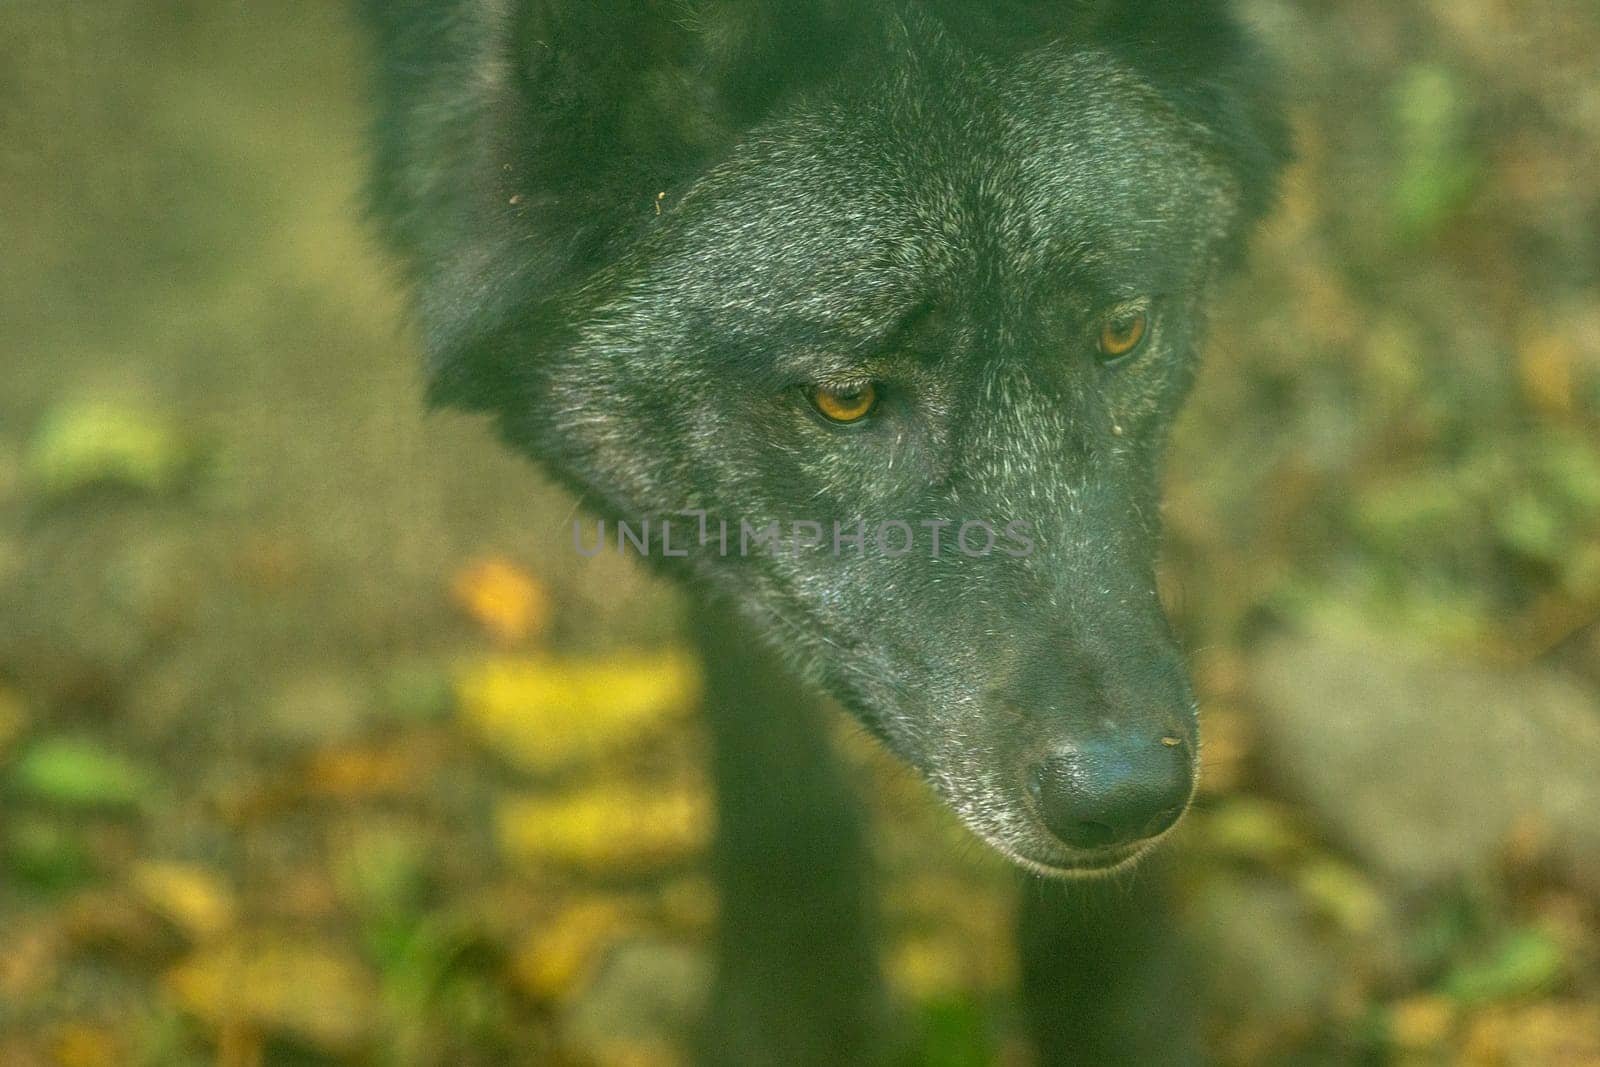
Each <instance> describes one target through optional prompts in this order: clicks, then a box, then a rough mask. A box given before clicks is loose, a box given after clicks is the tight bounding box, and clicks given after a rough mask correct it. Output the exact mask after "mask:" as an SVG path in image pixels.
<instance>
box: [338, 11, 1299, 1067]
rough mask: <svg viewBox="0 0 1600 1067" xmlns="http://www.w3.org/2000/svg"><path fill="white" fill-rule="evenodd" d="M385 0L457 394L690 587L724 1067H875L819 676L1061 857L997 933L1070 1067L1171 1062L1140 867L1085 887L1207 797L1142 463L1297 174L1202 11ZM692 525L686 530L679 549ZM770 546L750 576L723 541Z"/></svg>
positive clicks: (378, 186)
mask: <svg viewBox="0 0 1600 1067" xmlns="http://www.w3.org/2000/svg"><path fill="white" fill-rule="evenodd" d="M362 10H363V15H364V18H365V20H366V22H367V23H368V25H369V26H370V29H371V38H372V41H373V42H374V46H375V65H374V66H375V97H376V103H377V116H378V117H377V123H376V152H375V156H376V166H375V168H374V179H373V183H372V200H373V205H374V208H375V211H376V214H377V217H378V218H379V220H380V221H381V224H382V226H383V228H384V231H385V233H386V235H387V237H388V238H389V240H390V242H391V244H392V246H393V247H394V248H395V250H396V251H397V253H398V256H399V259H400V261H401V262H402V263H403V264H404V267H405V269H406V271H407V273H408V279H409V281H410V283H411V285H412V286H413V288H414V290H415V294H416V299H415V306H416V310H417V318H418V321H419V325H420V332H421V335H422V339H423V343H424V346H425V348H426V351H427V357H428V370H429V375H428V380H429V383H430V385H429V388H430V393H431V396H432V399H433V400H434V401H435V402H437V403H446V404H453V405H458V406H462V407H466V408H469V409H474V410H479V411H483V412H486V413H488V414H489V415H491V416H492V417H493V418H494V419H495V420H496V422H497V424H498V426H499V429H500V431H501V433H502V435H503V436H504V438H505V439H506V441H507V442H508V443H509V444H510V445H511V446H512V447H514V448H516V449H518V450H520V451H522V452H524V453H525V454H527V455H529V456H531V457H533V458H534V459H536V460H537V461H539V462H540V463H541V464H542V465H543V466H544V467H545V469H546V470H547V471H549V472H550V473H551V474H552V475H553V476H554V477H556V478H557V479H559V480H560V481H561V482H563V483H564V484H565V485H567V486H568V487H570V488H571V490H572V491H573V492H574V493H575V494H577V495H578V496H580V498H581V499H582V501H583V502H584V503H585V505H587V506H588V507H589V508H590V509H592V510H593V511H594V512H595V513H597V514H598V516H600V517H601V518H603V519H607V520H610V521H612V522H627V523H629V524H630V527H631V528H633V529H639V528H642V527H643V526H644V525H645V524H653V525H652V528H653V529H654V530H656V531H658V534H657V540H656V541H654V542H652V546H651V547H652V548H653V549H654V550H653V551H651V552H650V555H651V557H652V559H653V560H655V561H656V563H657V565H659V566H660V567H662V568H663V569H665V570H666V571H668V572H669V573H671V574H672V575H674V576H675V577H677V578H679V579H681V580H682V581H683V582H684V583H685V584H686V585H687V586H688V588H689V589H690V592H691V596H692V598H693V600H694V602H695V603H696V604H697V605H698V608H697V612H698V615H697V623H696V626H695V630H696V633H697V634H698V635H699V639H700V641H701V642H702V644H703V646H704V649H705V653H706V658H707V662H708V672H709V680H708V694H707V703H708V716H709V718H710V721H711V725H712V735H713V738H714V743H713V770H714V779H715V782H716V785H717V793H718V802H719V812H720V814H719V831H718V843H717V849H716V866H717V874H718V878H719V881H720V884H721V891H722V899H723V909H722V933H721V935H720V943H719V960H720V967H721V970H720V979H719V982H718V986H717V995H716V1001H715V1004H714V1007H713V1011H712V1019H711V1023H710V1025H709V1026H708V1030H707V1033H706V1037H705V1040H704V1043H703V1048H704V1050H705V1055H706V1058H707V1059H708V1060H715V1061H720V1062H727V1063H739V1064H751V1063H782V1064H803V1063H851V1062H867V1061H871V1060H873V1059H875V1058H879V1057H882V1056H884V1055H887V1054H888V1053H886V1052H885V1051H884V1047H883V1042H882V1040H881V1035H882V1034H883V1033H884V1032H885V1029H886V1028H885V1026H884V1014H883V1008H882V1002H881V998H880V997H879V995H878V991H877V981H876V973H877V971H876V964H875V960H874V957H873V954H872V951H871V936H870V928H871V925H872V910H873V909H872V906H871V894H870V892H869V891H868V883H867V880H866V878H865V876H864V873H863V872H864V869H865V862H864V852H865V849H864V846H863V835H862V830H861V826H860V822H859V816H858V815H857V814H856V812H855V809H854V804H853V802H852V800H851V798H850V796H849V790H848V789H847V788H846V785H845V783H844V780H843V779H842V777H841V776H840V775H839V774H838V772H837V771H835V770H834V769H833V768H832V767H831V764H830V759H829V753H828V750H827V744H826V741H825V739H824V736H823V733H822V731H821V729H820V727H819V726H818V722H817V718H816V711H815V709H814V708H813V707H811V706H810V702H809V700H807V699H803V698H800V697H798V696H797V693H798V692H801V691H809V692H812V693H816V694H824V695H827V696H830V697H832V698H834V699H836V700H837V701H838V702H840V703H841V704H842V705H843V706H844V707H845V708H846V709H847V710H848V711H849V712H850V713H851V714H853V715H854V716H856V718H857V719H858V720H859V721H860V722H861V723H862V724H863V725H864V726H865V727H866V728H867V729H869V730H870V731H872V733H874V734H875V735H876V736H877V737H879V738H880V739H882V741H883V742H884V743H885V744H886V745H887V746H888V747H889V748H890V749H891V750H892V751H893V752H894V753H896V754H897V755H898V756H899V757H900V758H902V759H903V760H905V761H906V762H907V763H908V764H910V765H911V766H912V767H914V768H915V769H916V770H917V771H918V772H920V773H921V774H922V776H923V777H924V778H925V779H926V780H927V781H928V782H929V784H930V785H931V786H932V788H933V790H934V792H935V793H936V794H937V795H938V796H939V798H940V799H941V800H942V801H943V802H944V803H945V804H947V805H948V806H949V807H950V808H951V809H952V810H953V811H954V812H955V813H956V814H957V815H958V816H959V817H960V818H961V819H962V820H963V821H964V822H965V823H966V824H967V826H969V827H970V828H971V829H972V831H973V832H974V833H975V834H976V835H978V836H979V837H980V838H982V839H983V840H984V841H985V842H987V843H988V844H989V845H991V846H992V847H994V848H995V849H997V850H998V851H999V852H1001V853H1002V854H1004V855H1005V856H1007V857H1009V858H1010V859H1011V860H1012V861H1014V862H1015V863H1016V864H1017V865H1019V866H1020V867H1022V868H1024V869H1025V870H1027V871H1029V872H1032V873H1033V874H1035V875H1043V876H1045V877H1046V878H1047V879H1051V880H1050V881H1048V882H1042V883H1034V884H1029V885H1028V886H1027V887H1026V888H1025V890H1024V893H1023V898H1024V906H1023V921H1022V924H1021V926H1020V929H1019V940H1020V948H1021V951H1022V960H1023V964H1022V969H1021V973H1022V977H1023V981H1024V987H1025V988H1024V998H1023V999H1024V1003H1025V1005H1026V1007H1027V1010H1028V1013H1029V1016H1030V1018H1031V1020H1032V1022H1033V1024H1034V1030H1035V1033H1036V1035H1037V1038H1038V1042H1039V1047H1040V1051H1041V1057H1042V1059H1043V1060H1044V1062H1050V1063H1056V1062H1083V1063H1105V1062H1136V1063H1162V1062H1180V1061H1183V1060H1185V1059H1188V1058H1192V1057H1193V1055H1194V1046H1193V1043H1192V1041H1191V1040H1190V1039H1189V1037H1187V1036H1185V1035H1184V1033H1183V1028H1182V1026H1181V1024H1180V1023H1179V1022H1178V1020H1180V1019H1181V1017H1182V1015H1183V1012H1182V1010H1181V1008H1180V1006H1179V1005H1180V1003H1181V1000H1182V996H1181V994H1182V990H1183V987H1184V983H1183V980H1182V978H1181V975H1180V973H1179V972H1178V971H1177V970H1176V969H1174V963H1175V961H1177V960H1178V959H1179V958H1180V956H1181V954H1180V953H1176V952H1175V951H1174V948H1175V942H1174V941H1173V939H1172V937H1171V935H1170V932H1169V930H1168V929H1167V927H1166V926H1165V925H1164V921H1163V919H1162V916H1161V911H1160V908H1159V906H1158V903H1157V902H1156V901H1155V900H1154V899H1153V896H1154V894H1153V892H1152V887H1153V886H1154V885H1155V883H1154V880H1152V879H1141V880H1140V881H1139V882H1138V883H1137V885H1138V887H1139V888H1138V889H1136V890H1133V891H1129V890H1127V889H1125V888H1122V889H1116V890H1113V891H1111V892H1104V891H1103V890H1101V889H1097V888H1096V887H1095V886H1094V885H1091V884H1088V882H1089V881H1090V880H1091V878H1092V876H1095V875H1103V874H1105V873H1107V872H1114V871H1117V870H1121V869H1125V868H1126V867H1127V866H1128V865H1130V864H1132V863H1134V862H1136V861H1138V860H1139V859H1140V857H1142V856H1143V855H1144V854H1145V853H1147V852H1148V851H1149V850H1150V848H1151V847H1152V845H1153V843H1154V842H1155V841H1156V840H1158V839H1159V838H1160V837H1162V836H1163V835H1164V834H1165V833H1166V832H1167V831H1168V830H1169V829H1170V828H1171V826H1172V825H1173V824H1174V823H1175V822H1176V820H1177V818H1178V816H1179V815H1180V814H1181V812H1182V810H1183V809H1184V807H1185V806H1186V805H1187V803H1188V801H1189V797H1190V795H1191V793H1192V789H1193V781H1194V774H1195V763H1196V760H1195V754H1196V752H1197V750H1198V743H1199V742H1198V734H1197V720H1196V710H1195V704H1194V699H1193V696H1192V693H1191V690H1190V687H1189V684H1188V681H1187V678H1186V674H1185V671H1184V668H1183V663H1182V659H1181V657H1180V654H1179V651H1178V648H1177V645H1176V643H1175V641H1174V639H1173V637H1172V635H1171V633H1170V630H1169V627H1168V624H1167V621H1166V619H1165V616H1164V615H1163V612H1162V609H1161V606H1160V603H1159V600H1158V596H1157V592H1156V583H1155V577H1154V573H1155V558H1156V551H1157V545H1158V535H1159V523H1158V514H1159V500H1158V479H1159V469H1160V457H1161V454H1162V450H1163V447H1164V445H1165V441H1166V437H1167V430H1168V427H1169V426H1170V424H1171V421H1172V419H1173V417H1174V415H1175V413H1176V412H1177V410H1178V408H1179V406H1180V404H1181V403H1182V401H1183V398H1184V396H1185V395H1186V393H1187V392H1188V390H1189V387H1190V384H1191V382H1192V380H1193V377H1194V373H1195V368H1196V363H1197V358H1198V356H1197V351H1198V344H1199V339H1200V337H1201V332H1202V329H1203V324H1204V320H1205V312H1206V308H1207V305H1208V303H1209V302H1210V301H1211V300H1212V299H1213V292H1214V288H1215V285H1216V283H1217V281H1218V280H1219V278H1220V277H1221V276H1222V275H1223V274H1224V273H1225V272H1226V271H1227V269H1228V268H1229V266H1230V265H1231V264H1232V263H1234V262H1235V261H1236V260H1237V257H1238V255H1239V253H1240V249H1241V248H1242V245H1243V242H1244V239H1245V237H1246V235H1247V233H1248V231H1249V229H1250V228H1251V226H1252V224H1253V223H1254V222H1255V221H1256V220H1257V219H1258V218H1259V217H1260V216H1261V214H1262V213H1263V212H1264V211H1265V209H1266V208H1267V206H1268V205H1269V204H1270V201H1271V195H1272V188H1273V183H1274V178H1275V177H1276V174H1277V172H1278V170H1279V168H1280V166H1281V165H1282V163H1283V161H1284V158H1285V155H1286V149H1285V137H1284V132H1283V128H1282V124H1281V121H1280V119H1279V117H1278V115H1277V113H1276V111H1275V109H1274V106H1273V100H1272V94H1271V92H1270V82H1269V80H1268V79H1267V77H1266V76H1265V74H1264V71H1263V67H1262V64H1261V62H1260V60H1259V59H1258V58H1257V56H1256V55H1255V53H1254V52H1253V51H1252V49H1251V47H1250V45H1249V42H1248V40H1247V39H1246V36H1245V35H1244V34H1243V33H1242V31H1241V30H1240V28H1239V26H1238V25H1237V24H1236V23H1235V21H1234V20H1233V19H1232V17H1231V16H1230V14H1229V13H1228V11H1227V10H1225V7H1224V5H1223V4H1222V3H1220V2H1215V0H1123V2H1114V0H1111V2H1068V0H1058V2H1046V0H1036V2H1026V0H1005V2H999V3H992V4H978V3H965V2H960V0H855V2H846V0H811V2H792V0H764V2H755V0H751V2H737V0H590V2H583V0H364V3H363V8H362ZM674 523H676V527H675V531H676V534H677V535H678V536H680V537H681V536H682V535H683V534H685V533H688V532H690V531H696V530H698V531H699V532H698V534H696V535H694V536H690V537H687V538H686V539H685V540H686V541H687V544H684V542H683V541H672V542H670V543H668V544H666V545H662V544H660V543H659V532H660V531H664V530H668V529H674V527H673V524H674ZM773 524H777V528H778V529H779V530H780V531H792V532H794V535H793V536H792V537H791V538H789V539H788V541H787V542H783V541H782V540H781V539H780V543H778V544H776V545H770V544H769V545H767V546H765V548H764V550H758V551H754V552H751V551H737V552H732V551H729V550H728V549H727V545H726V540H725V539H724V540H723V541H720V542H719V540H718V539H717V538H716V537H715V536H711V537H707V536H704V532H705V530H707V529H711V530H717V529H728V528H731V529H732V530H734V531H736V534H735V539H736V540H737V531H741V530H743V529H746V528H750V529H758V530H764V529H769V528H771V527H772V525H773ZM866 530H871V531H875V533H872V534H868V533H865V532H861V531H866ZM800 531H803V533H801V532H800ZM885 531H889V535H888V536H884V533H885ZM903 532H904V533H910V534H911V535H912V539H911V545H912V548H911V549H910V550H907V551H900V550H899V549H900V547H901V543H902V541H903V536H902V533H903ZM857 535H858V536H857ZM930 535H931V539H932V541H933V542H934V543H930ZM941 536H942V538H943V543H942V545H940V544H939V543H938V541H939V539H940V537H941ZM796 681H798V682H799V683H802V685H801V686H800V687H799V688H797V687H796V685H795V682H796ZM1073 876H1079V877H1078V879H1077V881H1076V882H1073V881H1071V879H1072V878H1073ZM1085 876H1091V877H1085ZM1059 879H1065V880H1067V881H1065V882H1061V881H1058V880H1059ZM1074 904H1075V905H1076V906H1073V905H1074ZM1166 1023H1171V1024H1172V1025H1165V1024H1166Z"/></svg>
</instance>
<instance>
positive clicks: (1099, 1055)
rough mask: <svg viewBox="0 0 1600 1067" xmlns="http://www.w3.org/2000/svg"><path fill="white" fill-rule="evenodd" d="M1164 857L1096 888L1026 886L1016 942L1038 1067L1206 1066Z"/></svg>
mask: <svg viewBox="0 0 1600 1067" xmlns="http://www.w3.org/2000/svg"><path fill="white" fill-rule="evenodd" d="M1167 866H1168V864H1167V863H1166V862H1165V861H1163V860H1162V859H1161V858H1160V857H1159V856H1158V857H1155V858H1153V859H1152V860H1150V861H1147V865H1146V866H1141V867H1140V868H1139V869H1137V870H1135V871H1132V872H1129V873H1127V874H1121V875H1117V876H1115V877H1113V878H1107V879H1101V880H1096V881H1068V882H1053V881H1042V880H1038V879H1033V878H1030V879H1029V880H1028V881H1027V882H1026V883H1025V884H1024V885H1023V886H1022V888H1021V893H1022V901H1021V909H1020V913H1019V916H1018V924H1017V927H1018V939H1019V942H1020V944H1019V949H1020V955H1021V980H1022V998H1023V1008H1024V1010H1025V1011H1026V1013H1027V1016H1028V1023H1029V1026H1030V1027H1031V1029H1032V1031H1033V1036H1034V1040H1035V1042H1036V1044H1037V1047H1038V1050H1039V1063H1040V1065H1041V1067H1065V1065H1075V1064H1092V1065H1095V1067H1102V1065H1103V1067H1122V1065H1131V1067H1166V1065H1168V1064H1185V1065H1187V1064H1198V1063H1201V1062H1203V1057H1202V1056H1201V1053H1200V1045H1199V1034H1198V1031H1197V1029H1196V1003H1197V999H1198V997H1197V990H1196V987H1195V979H1194V977H1193V972H1194V971H1195V968H1194V967H1193V966H1192V963H1193V961H1192V959H1191V958H1190V957H1189V956H1188V954H1187V952H1186V951H1185V946H1184V944H1183V943H1182V939H1181V937H1180V936H1179V932H1178V930H1177V924H1176V922H1175V921H1174V916H1173V915H1172V913H1171V910H1170V907H1169V906H1168V901H1167V898H1168V896H1169V889H1170V875H1169V872H1168V871H1167V870H1166V869H1165V868H1166V867H1167Z"/></svg>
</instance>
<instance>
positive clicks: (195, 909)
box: [132, 863, 237, 941]
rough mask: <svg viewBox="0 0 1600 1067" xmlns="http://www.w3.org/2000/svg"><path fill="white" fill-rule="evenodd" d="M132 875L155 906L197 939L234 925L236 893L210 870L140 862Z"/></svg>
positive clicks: (213, 935)
mask: <svg viewBox="0 0 1600 1067" xmlns="http://www.w3.org/2000/svg"><path fill="white" fill-rule="evenodd" d="M132 879H133V888H134V889H135V890H136V891H137V892H138V893H139V895H140V896H141V897H143V898H144V899H145V901H146V902H147V903H148V904H149V905H150V906H151V907H152V908H154V909H155V910H156V911H158V912H160V913H161V914H162V915H163V916H165V917H166V918H167V919H168V920H170V921H171V922H172V924H173V925H175V926H177V927H178V928H179V929H180V930H182V931H184V932H185V933H186V934H188V935H189V936H190V937H191V938H194V939H195V940H199V941H203V940H206V939H207V938H212V937H216V936H217V935H219V934H221V933H224V932H225V931H227V930H228V929H229V928H230V927H232V926H233V923H234V918H235V916H236V914H237V908H236V906H235V904H234V899H233V893H232V892H231V891H230V890H229V889H228V887H227V886H226V885H224V884H223V882H222V880H221V879H220V878H218V877H217V876H216V875H214V874H212V873H211V872H210V871H207V870H205V869H203V868H200V867H191V866H188V865H186V864H181V863H140V864H138V865H136V866H135V867H134V869H133V875H132Z"/></svg>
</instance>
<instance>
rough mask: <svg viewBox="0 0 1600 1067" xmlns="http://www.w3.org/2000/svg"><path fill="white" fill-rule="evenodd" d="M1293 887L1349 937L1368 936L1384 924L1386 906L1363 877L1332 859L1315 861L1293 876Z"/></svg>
mask: <svg viewBox="0 0 1600 1067" xmlns="http://www.w3.org/2000/svg"><path fill="white" fill-rule="evenodd" d="M1295 884H1296V885H1297V886H1298V887H1299V890H1300V893H1301V895H1302V896H1304V897H1305V898H1306V899H1307V900H1308V901H1309V902H1310V903H1311V905H1312V906H1313V907H1314V908H1316V910H1317V911H1318V912H1320V913H1321V914H1323V915H1326V916H1328V917H1329V918H1331V919H1333V921H1334V922H1336V923H1338V924H1339V927H1340V928H1341V929H1343V930H1344V931H1345V932H1347V933H1351V934H1369V933H1372V932H1373V931H1374V930H1376V929H1377V928H1378V926H1379V924H1380V923H1382V922H1383V920H1384V918H1385V916H1386V914H1387V912H1388V905H1387V904H1385V902H1384V899H1383V897H1382V896H1380V895H1379V893H1378V891H1377V890H1376V889H1375V888H1373V885H1372V883H1371V882H1369V881H1368V880H1367V879H1366V877H1365V876H1363V875H1362V873H1361V872H1360V871H1359V870H1357V869H1356V868H1354V867H1352V866H1350V865H1349V864H1345V863H1340V862H1339V861H1337V860H1333V859H1316V860H1312V861H1309V862H1307V863H1306V865H1305V866H1304V867H1302V868H1300V870H1298V871H1297V872H1295Z"/></svg>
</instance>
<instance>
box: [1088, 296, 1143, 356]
mask: <svg viewBox="0 0 1600 1067" xmlns="http://www.w3.org/2000/svg"><path fill="white" fill-rule="evenodd" d="M1149 336H1150V310H1149V309H1148V308H1145V307H1130V308H1119V309H1117V310H1116V311H1113V312H1112V313H1111V314H1110V315H1108V316H1106V318H1105V320H1104V321H1103V322H1102V323H1101V324H1100V361H1101V362H1102V363H1114V362H1116V361H1117V360H1119V359H1125V358H1127V357H1128V356H1131V355H1133V354H1134V353H1135V352H1137V351H1138V350H1139V347H1140V346H1141V345H1143V344H1144V342H1145V339H1146V338H1147V337H1149Z"/></svg>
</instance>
